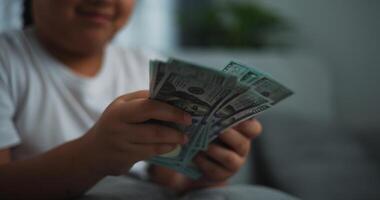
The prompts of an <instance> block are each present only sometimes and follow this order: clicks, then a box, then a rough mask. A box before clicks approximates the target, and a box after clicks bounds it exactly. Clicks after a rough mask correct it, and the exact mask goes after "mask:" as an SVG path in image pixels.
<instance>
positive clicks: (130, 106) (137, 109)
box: [122, 99, 192, 125]
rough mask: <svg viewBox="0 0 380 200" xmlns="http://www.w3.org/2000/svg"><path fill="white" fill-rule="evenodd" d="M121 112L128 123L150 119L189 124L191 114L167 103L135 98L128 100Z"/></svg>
mask: <svg viewBox="0 0 380 200" xmlns="http://www.w3.org/2000/svg"><path fill="white" fill-rule="evenodd" d="M122 112H123V116H122V117H123V119H124V120H125V121H126V122H128V123H140V122H144V121H147V120H150V119H156V120H161V121H167V122H174V123H179V124H183V125H190V124H191V121H192V118H191V115H190V114H188V113H186V112H185V111H183V110H181V109H179V108H176V107H174V106H171V105H169V104H167V103H163V102H159V101H156V100H150V99H137V100H133V101H130V102H128V103H127V104H126V105H125V106H124V109H123V110H122Z"/></svg>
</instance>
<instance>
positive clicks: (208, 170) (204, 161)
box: [194, 153, 232, 181]
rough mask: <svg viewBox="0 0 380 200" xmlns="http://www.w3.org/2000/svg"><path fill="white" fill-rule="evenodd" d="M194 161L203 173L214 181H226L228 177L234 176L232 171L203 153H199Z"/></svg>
mask: <svg viewBox="0 0 380 200" xmlns="http://www.w3.org/2000/svg"><path fill="white" fill-rule="evenodd" d="M194 162H195V163H196V165H197V166H198V167H199V169H200V170H201V171H202V172H203V175H204V176H205V177H206V178H208V179H210V180H212V181H224V180H226V179H227V178H228V177H230V176H232V172H230V171H228V170H227V169H226V168H224V167H221V166H220V165H219V164H217V163H215V162H213V161H211V160H210V159H209V158H207V156H205V155H204V154H203V153H201V154H199V155H198V156H197V157H196V158H195V160H194Z"/></svg>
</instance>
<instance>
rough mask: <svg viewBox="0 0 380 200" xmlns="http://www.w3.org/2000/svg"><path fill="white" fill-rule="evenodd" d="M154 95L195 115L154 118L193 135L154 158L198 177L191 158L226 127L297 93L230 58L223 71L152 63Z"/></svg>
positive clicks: (181, 63)
mask: <svg viewBox="0 0 380 200" xmlns="http://www.w3.org/2000/svg"><path fill="white" fill-rule="evenodd" d="M149 92H150V98H151V99H154V100H158V101H162V102H165V103H168V104H170V105H173V106H175V107H177V108H179V109H182V110H184V111H186V112H187V113H189V114H191V116H192V124H191V125H189V126H183V125H178V124H174V123H168V122H161V121H157V120H155V121H150V122H148V123H159V124H161V125H164V126H169V127H172V128H175V129H177V130H179V131H181V132H183V133H184V134H186V135H187V136H188V138H189V142H188V143H187V144H185V145H183V146H180V145H179V146H177V148H175V150H173V151H171V152H169V153H166V154H163V155H160V156H155V157H153V158H151V159H150V160H149V162H150V163H152V164H157V165H161V166H165V167H168V168H171V169H174V170H176V171H178V172H181V173H183V174H185V175H187V176H189V177H191V178H194V179H197V178H199V177H201V176H202V173H201V172H200V171H199V170H198V169H197V167H196V165H195V164H194V163H193V162H192V160H193V158H194V156H196V155H197V154H198V153H199V151H204V150H207V148H208V145H209V144H210V143H211V142H213V141H214V140H215V139H216V138H217V137H218V136H219V135H220V134H222V133H223V131H224V130H226V129H228V128H230V127H232V126H234V125H235V124H237V123H240V122H242V121H244V120H247V119H249V118H252V117H254V116H256V115H257V114H259V113H261V112H263V111H265V110H267V109H269V108H271V107H272V106H274V105H275V104H277V103H278V102H280V101H282V100H283V99H285V98H287V97H289V96H290V95H292V94H293V92H292V91H291V90H289V89H288V88H286V87H285V86H283V85H282V84H280V83H279V82H277V81H276V80H274V79H273V78H272V77H271V76H270V75H267V74H264V73H262V72H260V71H258V70H256V69H254V68H251V67H247V66H245V65H241V64H238V63H237V62H231V63H229V64H228V65H227V66H226V67H225V68H224V69H223V70H222V71H218V70H215V69H211V68H208V67H204V66H200V65H195V64H192V63H188V62H184V61H180V60H177V59H170V60H169V61H167V62H163V61H159V60H153V61H151V62H150V88H149Z"/></svg>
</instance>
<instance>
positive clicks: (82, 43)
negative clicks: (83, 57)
mask: <svg viewBox="0 0 380 200" xmlns="http://www.w3.org/2000/svg"><path fill="white" fill-rule="evenodd" d="M112 38H113V34H112V35H110V34H104V33H101V32H96V31H88V32H86V33H85V34H81V35H80V36H79V37H76V39H75V40H76V41H75V42H73V44H75V46H76V48H75V49H78V50H80V51H81V52H82V53H93V52H100V51H103V50H104V48H105V47H107V45H108V43H110V42H111V40H112Z"/></svg>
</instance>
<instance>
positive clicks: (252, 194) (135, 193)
mask: <svg viewBox="0 0 380 200" xmlns="http://www.w3.org/2000/svg"><path fill="white" fill-rule="evenodd" d="M130 199H133V200H134V199H137V200H172V199H173V200H176V199H178V200H195V199H196V200H235V199H236V200H246V199H247V200H248V199H249V200H251V199H252V200H295V198H294V197H291V196H289V195H287V194H285V193H282V192H279V191H276V190H273V189H269V188H264V187H256V186H250V185H234V186H226V187H222V188H210V189H202V190H196V191H193V192H190V193H188V194H186V195H184V196H182V197H177V196H176V194H175V193H174V192H173V191H171V190H168V189H166V188H164V187H160V186H158V185H155V184H152V183H149V182H145V181H140V180H137V179H134V178H128V177H106V178H104V179H103V180H101V181H100V182H99V183H98V184H96V185H95V186H94V187H93V188H91V189H90V190H89V191H88V192H87V193H86V194H85V195H84V196H83V197H81V198H79V199H78V200H130Z"/></svg>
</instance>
